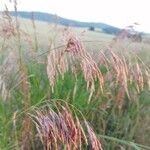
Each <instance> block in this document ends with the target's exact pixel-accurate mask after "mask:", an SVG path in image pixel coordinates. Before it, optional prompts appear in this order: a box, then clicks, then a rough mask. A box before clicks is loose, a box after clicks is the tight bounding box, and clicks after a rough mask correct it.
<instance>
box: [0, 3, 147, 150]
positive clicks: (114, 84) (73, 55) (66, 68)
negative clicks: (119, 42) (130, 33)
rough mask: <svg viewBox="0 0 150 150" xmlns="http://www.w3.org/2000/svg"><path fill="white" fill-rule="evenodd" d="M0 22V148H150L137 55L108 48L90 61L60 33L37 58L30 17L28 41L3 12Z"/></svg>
mask: <svg viewBox="0 0 150 150" xmlns="http://www.w3.org/2000/svg"><path fill="white" fill-rule="evenodd" d="M14 4H15V5H14V7H15V10H16V11H17V3H16V2H15V3H14ZM3 20H4V21H3V24H4V25H3V26H1V28H0V33H1V34H0V38H1V39H0V44H1V50H0V53H1V58H0V63H1V67H0V94H1V95H0V149H7V150H8V149H25V150H26V149H47V150H48V149H68V150H69V149H94V150H101V149H109V150H110V149H112V150H114V149H137V150H139V149H150V147H149V143H150V142H149V141H148V140H147V139H146V138H145V137H148V136H147V135H148V132H149V131H148V122H149V117H148V116H149V111H148V109H149V104H150V103H149V89H150V69H149V66H147V65H146V64H145V63H144V62H143V61H141V59H140V58H139V57H138V56H136V55H133V54H132V55H130V56H129V55H128V53H127V54H125V53H121V52H118V53H117V52H115V51H114V50H113V47H112V45H111V47H110V46H109V44H108V46H107V49H105V50H100V51H99V52H97V54H96V55H97V59H96V58H94V57H93V55H91V53H90V52H89V51H88V50H87V49H86V48H85V45H84V44H83V43H82V42H81V40H80V39H79V38H78V37H77V36H75V34H74V33H72V32H71V31H70V30H66V29H65V32H64V33H63V36H61V37H60V39H61V46H58V47H57V48H55V45H56V43H55V41H54V40H51V43H50V44H49V43H48V44H47V45H50V46H49V47H48V46H47V52H48V53H44V52H42V54H46V55H47V57H42V56H43V55H41V54H39V48H40V47H39V45H38V42H40V41H37V39H38V38H37V35H36V25H35V24H36V22H35V21H34V20H32V25H33V30H34V31H33V32H34V36H33V37H31V36H30V34H28V33H26V32H25V31H24V30H23V29H22V28H21V26H20V24H19V18H18V17H16V18H15V19H14V18H13V17H11V15H10V14H9V12H8V10H6V12H5V13H4V15H3ZM52 41H53V42H52ZM12 43H13V46H12ZM24 45H26V46H24ZM10 51H11V53H10ZM29 53H30V54H31V55H30V54H29ZM39 58H40V59H41V61H39ZM142 121H145V124H146V125H145V126H143V124H142ZM142 132H143V135H141V133H142Z"/></svg>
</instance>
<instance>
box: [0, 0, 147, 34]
mask: <svg viewBox="0 0 150 150" xmlns="http://www.w3.org/2000/svg"><path fill="white" fill-rule="evenodd" d="M12 1H13V0H12ZM149 3H150V1H149V0H18V10H22V11H23V10H24V11H41V12H48V13H53V14H57V15H59V16H62V17H65V18H69V19H76V20H79V21H93V22H104V23H108V24H111V25H114V26H117V27H125V26H128V25H132V24H133V23H134V22H137V23H139V24H140V25H139V26H138V27H137V29H138V30H141V31H145V32H149V33H150V15H149V14H150V12H149V11H150V8H149V7H150V4H149ZM4 4H7V6H8V8H9V10H12V9H13V7H12V4H10V3H9V0H0V10H2V9H4Z"/></svg>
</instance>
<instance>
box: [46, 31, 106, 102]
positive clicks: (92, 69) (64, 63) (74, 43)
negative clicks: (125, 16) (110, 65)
mask: <svg viewBox="0 0 150 150" xmlns="http://www.w3.org/2000/svg"><path fill="white" fill-rule="evenodd" d="M69 56H70V57H69ZM68 58H70V62H71V63H70V64H69V65H71V68H74V65H75V64H76V62H77V61H78V62H79V64H80V66H81V70H82V72H83V75H84V79H85V81H86V82H87V89H88V90H89V91H90V96H89V101H90V99H91V97H92V95H93V93H94V91H95V81H96V80H98V81H99V90H98V93H103V85H104V79H103V76H102V73H101V71H100V69H99V68H98V66H97V64H96V62H95V61H94V60H93V59H92V57H91V56H90V54H89V53H88V52H87V51H86V50H85V48H84V46H83V45H82V43H81V42H80V40H78V39H77V37H75V36H73V35H72V34H71V35H69V36H68V37H67V44H66V48H65V49H62V50H61V51H50V53H49V55H48V63H47V74H48V78H49V82H50V86H51V87H52V91H53V88H54V85H55V83H56V79H57V77H58V74H60V75H61V76H63V75H64V73H65V72H66V71H67V70H68ZM72 70H73V69H72ZM73 74H74V72H73ZM76 77H77V76H76Z"/></svg>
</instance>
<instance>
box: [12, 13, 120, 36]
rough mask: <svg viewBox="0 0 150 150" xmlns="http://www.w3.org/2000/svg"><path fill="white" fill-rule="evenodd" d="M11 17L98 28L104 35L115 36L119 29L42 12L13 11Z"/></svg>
mask: <svg viewBox="0 0 150 150" xmlns="http://www.w3.org/2000/svg"><path fill="white" fill-rule="evenodd" d="M10 13H11V15H12V16H16V15H18V16H19V17H22V18H26V19H33V18H34V19H35V20H38V21H44V22H49V23H54V22H56V23H58V24H61V25H64V26H72V27H82V28H90V27H94V28H98V29H100V30H102V31H103V32H105V33H109V34H116V33H118V32H119V31H120V29H119V28H117V27H114V26H111V25H108V24H105V23H96V22H80V21H76V20H71V19H66V18H62V17H60V16H57V15H53V14H49V13H43V12H26V11H18V12H17V13H16V12H14V11H11V12H10Z"/></svg>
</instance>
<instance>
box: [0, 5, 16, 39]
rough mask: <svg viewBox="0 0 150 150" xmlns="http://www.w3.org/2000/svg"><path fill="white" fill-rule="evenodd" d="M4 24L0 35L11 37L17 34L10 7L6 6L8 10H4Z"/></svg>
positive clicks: (6, 37)
mask: <svg viewBox="0 0 150 150" xmlns="http://www.w3.org/2000/svg"><path fill="white" fill-rule="evenodd" d="M2 20H3V22H2V25H1V29H0V36H1V37H3V38H5V39H9V38H11V37H14V36H16V30H15V27H14V25H13V19H12V17H11V15H10V13H9V11H8V8H7V7H6V10H5V11H4V12H3V15H2Z"/></svg>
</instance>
